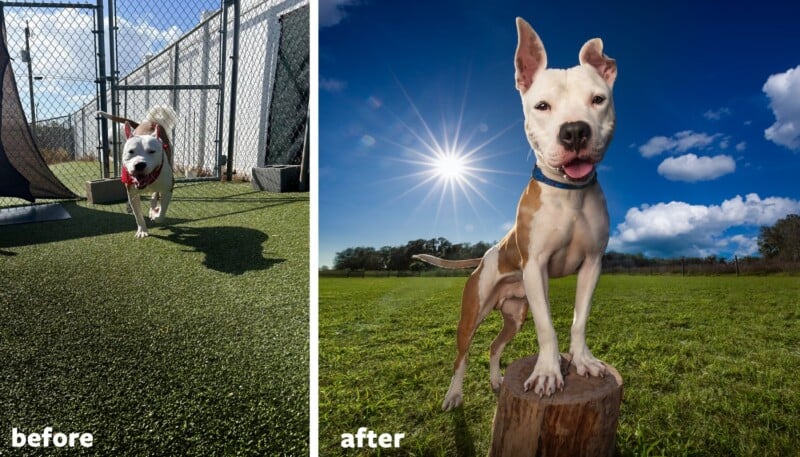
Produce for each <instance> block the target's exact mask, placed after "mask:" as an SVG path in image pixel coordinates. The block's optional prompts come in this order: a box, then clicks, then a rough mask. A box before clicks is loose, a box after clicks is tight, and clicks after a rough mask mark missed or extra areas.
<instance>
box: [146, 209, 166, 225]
mask: <svg viewBox="0 0 800 457" xmlns="http://www.w3.org/2000/svg"><path fill="white" fill-rule="evenodd" d="M149 216H150V220H151V221H154V222H161V221H160V220H159V219H161V220H163V217H162V216H161V207H160V206H157V207H155V208H150V214H149Z"/></svg>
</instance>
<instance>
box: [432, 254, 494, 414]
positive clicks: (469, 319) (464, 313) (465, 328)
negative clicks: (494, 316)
mask: <svg viewBox="0 0 800 457" xmlns="http://www.w3.org/2000/svg"><path fill="white" fill-rule="evenodd" d="M480 272H481V267H480V266H479V267H478V269H477V270H475V271H474V272H473V273H472V275H471V276H470V277H469V279H468V280H467V285H466V286H465V287H464V293H463V295H462V297H461V319H460V320H459V321H458V335H457V337H456V347H457V349H458V355H457V356H456V361H455V363H454V364H453V377H452V378H451V379H450V387H449V388H448V389H447V395H445V398H444V402H443V403H442V410H444V411H450V410H453V409H455V408H457V407H458V406H460V405H461V403H463V402H464V375H465V374H466V372H467V356H468V355H469V346H470V343H472V337H473V336H474V335H475V331H476V330H477V329H478V325H480V323H481V321H482V320H483V319H484V318H485V317H486V312H485V311H484V310H482V309H481V303H480V297H479V293H478V285H479V282H480ZM491 310H492V308H491V307H489V310H488V311H491Z"/></svg>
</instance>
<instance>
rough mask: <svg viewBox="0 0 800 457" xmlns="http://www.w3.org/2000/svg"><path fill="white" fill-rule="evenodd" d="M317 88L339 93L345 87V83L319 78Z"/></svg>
mask: <svg viewBox="0 0 800 457" xmlns="http://www.w3.org/2000/svg"><path fill="white" fill-rule="evenodd" d="M319 87H320V88H322V89H323V90H327V91H328V92H341V91H343V90H344V89H345V88H346V87H347V83H346V82H344V81H341V80H338V79H333V78H320V79H319Z"/></svg>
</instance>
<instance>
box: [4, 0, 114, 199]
mask: <svg viewBox="0 0 800 457" xmlns="http://www.w3.org/2000/svg"><path fill="white" fill-rule="evenodd" d="M0 10H2V16H3V18H4V24H5V29H6V39H7V42H8V50H9V55H10V57H11V68H12V69H13V72H14V80H15V82H16V86H17V89H18V94H19V99H20V102H21V105H22V109H23V111H24V114H20V115H19V116H20V117H23V116H24V119H14V120H13V122H14V123H17V124H20V125H22V126H23V127H24V124H27V125H28V127H29V131H30V134H31V135H32V136H33V138H34V139H35V143H36V145H38V150H39V152H40V153H41V156H42V159H43V162H44V164H46V166H47V167H49V169H50V171H51V172H52V173H53V174H54V175H55V176H56V177H57V178H58V179H59V180H60V181H61V182H62V183H63V184H64V185H65V186H66V187H67V188H69V189H70V190H71V191H72V192H73V193H75V194H76V195H84V193H85V182H86V181H87V180H91V179H97V178H98V176H99V172H100V169H101V167H100V163H101V162H100V157H101V154H100V152H101V146H100V137H99V135H98V133H97V132H98V131H99V128H98V126H97V125H98V121H97V119H96V116H95V115H94V111H96V110H97V109H102V108H103V107H102V106H101V105H100V104H99V103H100V100H101V99H102V97H99V95H100V94H102V93H103V91H104V90H105V88H104V87H105V76H106V75H105V68H104V65H103V61H102V58H103V52H101V50H102V49H103V45H102V43H103V2H102V0H98V1H97V2H95V3H51V2H35V3H34V2H1V3H0ZM5 89H6V90H11V89H12V88H5ZM83 112H88V113H91V115H88V116H82V115H81V113H83ZM5 121H9V120H5ZM9 122H10V121H9ZM7 123H8V122H7ZM24 131H25V129H22V130H18V131H16V130H15V131H14V132H7V133H8V134H12V135H14V134H16V135H18V136H20V137H22V136H23V132H24ZM24 135H27V133H24ZM16 140H17V141H18V142H19V141H22V140H21V139H20V138H17V139H16ZM30 148H31V149H29V150H30V151H31V153H33V149H32V148H34V146H33V145H30ZM24 154H27V155H30V154H28V152H25V153H24ZM34 159H35V160H34ZM26 160H27V161H28V163H29V164H33V163H34V162H36V163H42V162H39V161H38V158H34V157H28V158H27V159H26ZM41 166H43V165H41ZM45 171H46V170H45ZM26 203H27V202H26V201H25V200H22V199H19V198H14V197H2V196H0V208H2V207H9V206H18V205H24V204H26Z"/></svg>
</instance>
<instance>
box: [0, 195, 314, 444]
mask: <svg viewBox="0 0 800 457" xmlns="http://www.w3.org/2000/svg"><path fill="white" fill-rule="evenodd" d="M65 207H66V208H67V209H68V211H69V212H70V213H71V215H72V218H71V219H69V220H65V221H57V222H45V223H38V224H31V225H16V226H0V361H2V362H0V433H2V436H3V438H2V441H0V454H6V453H8V452H9V451H11V449H10V445H11V442H10V441H11V440H10V435H11V429H12V427H16V428H19V429H20V430H22V431H24V432H26V433H31V432H37V431H38V432H41V431H42V430H43V429H44V427H46V426H51V427H53V430H54V431H58V432H91V433H92V434H93V436H94V446H93V447H92V448H89V449H88V450H84V452H75V453H76V454H77V455H88V454H91V455H303V454H307V453H308V410H309V405H308V392H309V389H308V376H309V372H308V370H309V368H308V355H309V354H308V349H309V345H308V316H309V313H308V310H309V302H308V296H309V282H308V271H309V258H308V239H309V235H308V221H309V205H308V194H267V193H263V192H255V191H253V190H252V189H251V188H250V185H249V184H223V183H204V184H189V185H180V186H178V187H177V188H176V191H175V197H174V204H173V206H172V207H171V208H170V214H168V225H167V226H155V227H153V224H152V223H151V224H150V225H151V228H150V237H149V238H145V239H141V240H137V239H135V238H134V233H135V228H136V224H135V222H134V219H133V216H132V215H130V214H127V213H126V212H125V207H124V205H110V206H99V205H88V204H86V203H83V202H82V203H68V204H65ZM32 450H33V449H32V448H28V449H26V451H32ZM26 455H29V454H26Z"/></svg>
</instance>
